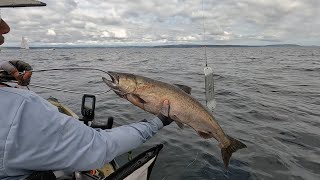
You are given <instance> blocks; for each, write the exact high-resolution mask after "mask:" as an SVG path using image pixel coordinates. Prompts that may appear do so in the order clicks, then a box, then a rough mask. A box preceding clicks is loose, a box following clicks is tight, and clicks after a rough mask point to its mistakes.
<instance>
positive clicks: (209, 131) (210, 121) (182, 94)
mask: <svg viewBox="0 0 320 180" xmlns="http://www.w3.org/2000/svg"><path fill="white" fill-rule="evenodd" d="M108 75H109V76H110V77H111V80H108V79H106V78H104V77H103V78H102V80H103V81H104V82H105V83H106V84H107V85H108V86H109V87H110V88H111V89H112V90H113V91H114V92H115V93H116V94H117V95H119V96H120V97H122V98H125V99H127V100H128V101H130V102H131V103H132V104H134V105H136V106H138V107H140V108H141V109H143V110H145V111H147V112H150V113H152V114H158V113H159V111H160V110H161V107H162V103H163V101H164V100H166V99H167V100H169V102H170V112H169V116H170V118H171V119H173V120H174V121H175V122H176V123H177V124H178V126H179V127H180V128H181V127H183V124H187V125H188V126H190V127H192V128H193V129H194V130H195V131H196V132H197V133H198V134H199V135H200V136H201V137H202V138H205V139H208V138H212V137H213V138H215V139H216V140H217V141H218V142H219V146H220V148H221V154H222V159H223V162H224V166H225V168H226V169H227V167H228V164H229V160H230V158H231V155H232V153H233V152H236V151H237V150H238V149H242V148H246V147H247V146H246V145H245V144H243V143H242V142H240V141H238V140H236V139H234V138H232V137H230V136H228V135H226V134H225V133H224V132H223V130H222V128H221V127H220V125H219V124H218V122H217V121H216V120H215V118H214V117H213V115H212V114H211V113H210V112H209V110H208V109H207V108H206V107H205V106H203V105H202V104H201V103H200V102H198V101H197V100H196V99H194V98H193V97H192V96H191V95H190V92H191V88H190V87H187V86H183V85H171V84H168V83H165V82H161V81H157V80H153V79H150V78H147V77H143V76H138V75H134V74H128V73H118V72H111V71H108Z"/></svg>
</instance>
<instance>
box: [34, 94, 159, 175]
mask: <svg viewBox="0 0 320 180" xmlns="http://www.w3.org/2000/svg"><path fill="white" fill-rule="evenodd" d="M47 100H48V102H50V103H51V104H53V105H54V106H56V107H57V108H58V110H59V111H60V112H61V113H64V114H66V115H68V116H72V117H74V118H76V119H79V120H80V121H83V122H84V123H85V124H86V125H88V126H90V127H92V128H100V129H111V128H112V125H113V117H109V118H108V122H107V124H106V125H96V124H94V123H92V121H93V119H94V110H95V96H93V95H88V94H84V95H83V97H82V106H81V114H82V116H83V117H82V118H79V116H78V115H77V114H76V113H74V112H73V111H72V110H71V109H70V108H68V107H67V106H65V105H63V104H62V103H60V102H59V101H58V99H56V98H54V97H50V98H48V99H47ZM88 103H89V105H88ZM90 122H91V123H90ZM162 147H163V145H162V144H159V145H156V146H154V147H152V148H150V149H148V150H146V151H144V152H142V153H140V154H139V155H137V156H136V157H135V158H133V159H132V160H130V161H128V162H127V163H126V164H124V165H123V166H119V164H118V163H117V161H116V159H114V160H112V161H111V162H109V163H107V164H105V165H104V166H103V167H102V168H100V169H94V170H90V171H85V172H74V173H73V174H72V175H71V176H70V175H65V174H64V173H63V172H62V171H55V172H53V173H54V176H55V177H56V179H58V180H61V179H63V180H68V179H70V180H71V179H72V180H74V179H76V180H120V179H121V180H123V179H125V180H148V179H149V178H150V173H151V172H152V168H153V166H154V164H155V162H156V160H157V157H158V154H159V152H160V151H161V149H162ZM38 177H39V176H38ZM38 177H37V178H38Z"/></svg>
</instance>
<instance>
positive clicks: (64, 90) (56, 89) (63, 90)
mask: <svg viewBox="0 0 320 180" xmlns="http://www.w3.org/2000/svg"><path fill="white" fill-rule="evenodd" d="M8 82H11V83H18V81H12V80H11V81H8ZM29 86H32V87H37V88H42V89H49V90H55V91H61V92H67V93H71V94H87V93H84V92H80V91H73V90H67V89H61V88H52V87H47V86H41V85H36V84H32V83H30V84H29V85H28V86H26V87H27V89H28V90H30V89H29ZM111 90H112V89H109V90H108V91H105V92H99V93H94V95H101V94H106V93H108V92H110V91H111Z"/></svg>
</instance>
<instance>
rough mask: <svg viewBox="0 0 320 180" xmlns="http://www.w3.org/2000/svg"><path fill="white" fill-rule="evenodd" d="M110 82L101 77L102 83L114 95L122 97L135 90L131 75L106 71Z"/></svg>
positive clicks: (134, 78)
mask: <svg viewBox="0 0 320 180" xmlns="http://www.w3.org/2000/svg"><path fill="white" fill-rule="evenodd" d="M107 73H108V75H109V76H110V78H111V79H110V80H108V79H107V78H105V77H102V80H103V82H105V83H106V84H107V86H109V87H110V88H111V89H112V90H113V91H114V92H115V93H116V94H118V95H119V96H120V97H124V96H125V95H126V94H131V93H134V92H135V90H136V89H137V81H136V77H135V76H134V75H133V74H127V73H119V72H113V71H108V72H107Z"/></svg>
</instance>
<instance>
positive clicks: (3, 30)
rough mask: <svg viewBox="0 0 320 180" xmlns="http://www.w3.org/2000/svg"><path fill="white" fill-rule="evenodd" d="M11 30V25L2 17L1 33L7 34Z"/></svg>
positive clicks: (0, 23) (0, 22)
mask: <svg viewBox="0 0 320 180" xmlns="http://www.w3.org/2000/svg"><path fill="white" fill-rule="evenodd" d="M9 31H10V27H9V25H8V24H7V23H6V22H5V21H4V20H3V19H1V21H0V33H1V34H7V33H8V32H9Z"/></svg>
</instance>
